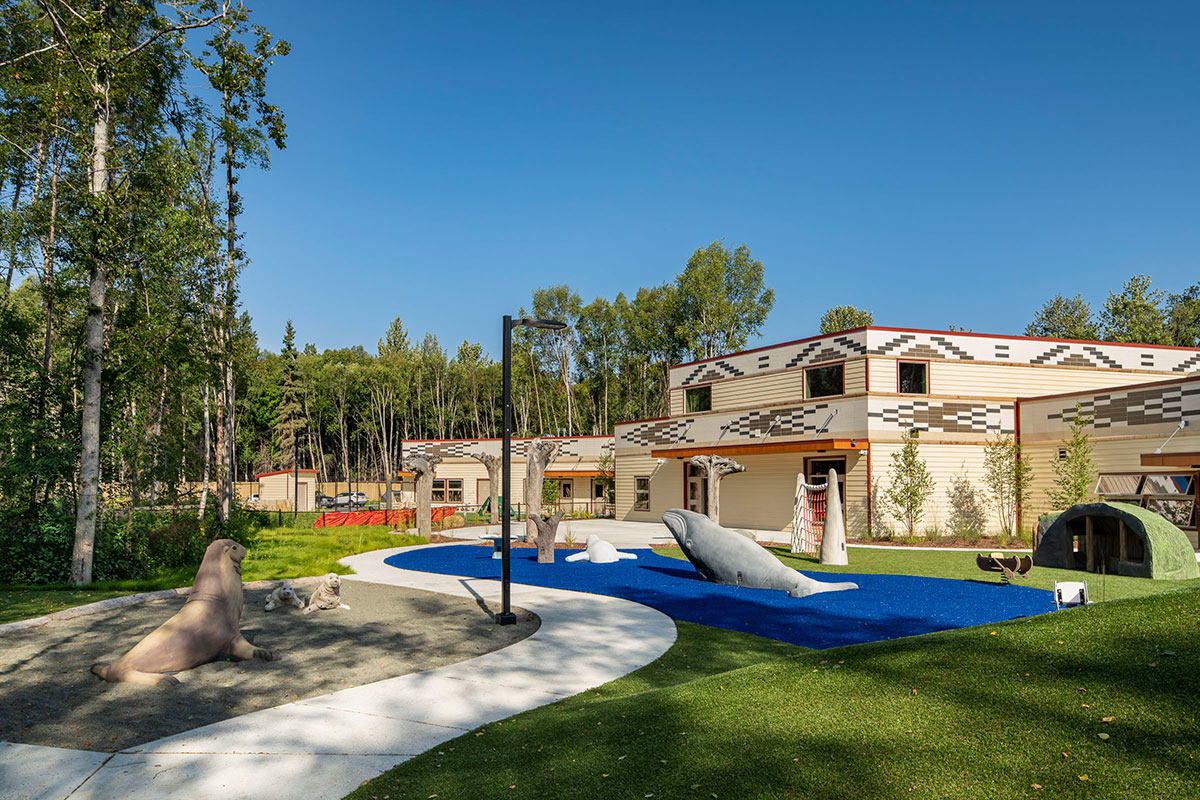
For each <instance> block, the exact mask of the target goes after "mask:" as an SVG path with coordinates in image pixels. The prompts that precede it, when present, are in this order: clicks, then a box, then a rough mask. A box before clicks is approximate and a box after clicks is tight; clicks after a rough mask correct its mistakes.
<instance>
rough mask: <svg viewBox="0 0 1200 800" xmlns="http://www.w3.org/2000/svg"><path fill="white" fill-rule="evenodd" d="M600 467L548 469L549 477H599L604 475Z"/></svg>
mask: <svg viewBox="0 0 1200 800" xmlns="http://www.w3.org/2000/svg"><path fill="white" fill-rule="evenodd" d="M603 475H604V473H602V472H601V471H600V470H598V469H548V470H546V477H547V478H599V477H601V476H603Z"/></svg>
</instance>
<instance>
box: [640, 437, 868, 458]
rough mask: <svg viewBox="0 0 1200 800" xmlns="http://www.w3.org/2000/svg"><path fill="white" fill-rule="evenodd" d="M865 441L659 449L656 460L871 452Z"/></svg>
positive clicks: (821, 441) (762, 443) (768, 443)
mask: <svg viewBox="0 0 1200 800" xmlns="http://www.w3.org/2000/svg"><path fill="white" fill-rule="evenodd" d="M870 449H871V443H870V442H868V441H867V440H865V439H810V440H806V441H801V442H753V443H751V442H743V443H741V444H724V445H709V446H708V447H679V448H666V447H664V448H658V449H654V450H651V451H650V455H651V456H652V457H654V458H691V457H692V456H708V455H718V456H767V455H774V454H776V453H817V452H821V451H829V450H870Z"/></svg>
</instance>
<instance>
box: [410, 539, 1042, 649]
mask: <svg viewBox="0 0 1200 800" xmlns="http://www.w3.org/2000/svg"><path fill="white" fill-rule="evenodd" d="M623 552H629V553H636V554H637V560H636V561H633V560H625V561H618V562H616V563H614V564H592V563H590V562H588V561H576V562H574V563H570V564H568V563H567V562H565V561H563V559H564V558H565V557H566V556H565V554H564V552H563V551H559V552H558V554H557V559H558V560H557V562H556V563H554V564H538V563H537V550H535V549H533V548H528V549H526V548H521V549H516V550H513V551H512V580H513V583H525V584H530V585H532V586H546V587H549V588H553V589H571V590H573V591H578V592H591V593H593V594H603V595H610V596H612V597H621V598H624V599H626V600H633V601H634V602H637V603H642V604H644V605H648V606H650V607H651V608H656V609H658V610H659V611H661V612H663V613H664V614H666V615H668V616H669V617H671V618H672V619H676V620H680V621H683V622H696V623H699V624H701V625H710V626H712V627H714V628H725V629H727V630H732V631H743V632H745V633H753V634H757V635H758V636H766V637H769V638H771V639H778V640H780V641H783V642H790V643H792V644H797V645H801V646H802V647H811V648H814V649H817V650H823V649H825V648H828V647H840V646H841V645H846V644H860V643H862V642H874V641H879V640H881V639H896V638H899V637H901V636H916V635H918V634H922V633H930V632H932V631H944V630H949V629H951V628H965V627H968V626H971V625H985V624H987V623H991V622H999V621H1001V620H1006V619H1014V618H1016V617H1028V616H1032V615H1034V614H1044V613H1046V612H1048V611H1053V610H1054V598H1053V595H1052V594H1051V593H1050V592H1048V591H1046V590H1043V589H1031V588H1029V587H1026V586H1015V585H1009V586H1003V585H1000V584H998V583H991V582H982V581H981V582H974V581H958V580H948V579H945V578H916V577H912V576H908V575H850V574H831V573H827V572H806V573H805V574H806V575H808V576H809V577H811V578H813V579H815V580H818V581H854V582H855V583H857V584H858V586H859V588H858V589H853V590H849V591H844V592H822V593H820V594H815V595H812V596H810V597H800V598H797V597H789V596H788V595H787V593H786V592H780V591H769V590H766V589H746V588H738V587H735V586H725V585H723V584H718V583H709V582H708V581H706V580H704V579H703V578H701V577H700V575H699V574H698V573H697V572H696V570H695V568H694V567H692V565H691V564H690V563H688V562H687V561H684V560H680V559H676V558H668V557H667V556H660V555H658V554H656V553H654V552H653V551H652V550H649V549H646V550H640V549H638V550H624V551H623ZM491 553H492V550H491V548H490V547H479V546H476V545H455V546H452V547H431V548H426V549H422V550H410V551H407V552H403V553H397V554H396V555H394V556H390V557H389V558H388V559H387V561H386V563H388V564H390V565H392V566H394V567H399V568H401V569H411V570H420V571H423V572H435V573H439V574H443V575H462V576H465V577H470V578H494V579H496V580H499V578H500V561H499V560H498V559H493V558H492V557H491Z"/></svg>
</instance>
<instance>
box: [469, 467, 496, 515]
mask: <svg viewBox="0 0 1200 800" xmlns="http://www.w3.org/2000/svg"><path fill="white" fill-rule="evenodd" d="M471 458H474V459H476V460H477V461H479V463H481V464H483V466H485V467H487V472H488V495H489V500H488V509H489V512H490V514H489V519H488V522H489V523H490V524H492V525H495V524H496V523H498V522H499V521H500V508H499V503H500V466H501V463H500V459H498V458H496V457H495V456H494V455H492V454H491V453H472V454H471Z"/></svg>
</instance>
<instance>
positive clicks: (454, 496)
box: [432, 478, 463, 503]
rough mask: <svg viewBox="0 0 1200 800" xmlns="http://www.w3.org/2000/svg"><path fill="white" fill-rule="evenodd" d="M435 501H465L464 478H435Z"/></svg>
mask: <svg viewBox="0 0 1200 800" xmlns="http://www.w3.org/2000/svg"><path fill="white" fill-rule="evenodd" d="M432 500H433V502H435V503H461V502H462V501H463V482H462V478H434V479H433V497H432Z"/></svg>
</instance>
